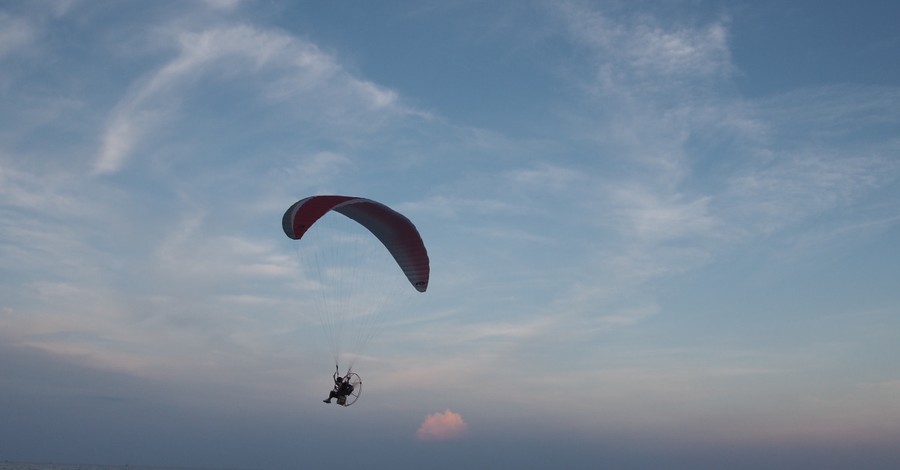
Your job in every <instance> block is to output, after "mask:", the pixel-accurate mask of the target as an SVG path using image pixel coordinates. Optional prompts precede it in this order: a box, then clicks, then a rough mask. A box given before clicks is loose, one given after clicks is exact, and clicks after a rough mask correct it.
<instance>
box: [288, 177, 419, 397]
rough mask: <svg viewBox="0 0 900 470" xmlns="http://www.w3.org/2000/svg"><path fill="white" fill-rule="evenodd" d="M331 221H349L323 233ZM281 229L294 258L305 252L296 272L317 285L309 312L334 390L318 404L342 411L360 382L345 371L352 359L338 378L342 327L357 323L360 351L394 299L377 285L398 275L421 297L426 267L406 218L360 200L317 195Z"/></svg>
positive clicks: (298, 206) (293, 209) (296, 208)
mask: <svg viewBox="0 0 900 470" xmlns="http://www.w3.org/2000/svg"><path fill="white" fill-rule="evenodd" d="M335 219H341V220H343V221H344V222H346V221H352V222H351V223H350V224H349V225H350V226H349V227H344V228H341V229H340V230H331V231H329V230H330V229H328V228H326V227H325V226H326V225H327V223H326V222H327V221H329V220H331V221H335ZM337 222H339V221H337ZM282 228H283V229H284V233H285V235H287V236H288V238H291V239H293V240H298V241H300V245H301V249H299V250H298V251H299V252H301V253H307V252H312V254H306V255H305V256H307V258H306V261H305V262H304V266H303V267H304V268H305V269H308V270H309V271H310V272H312V273H314V274H313V275H311V277H316V278H317V280H316V284H315V285H316V290H317V291H318V294H320V295H315V296H313V297H315V298H317V299H318V300H319V301H320V302H321V304H320V306H319V307H318V308H316V309H315V310H318V313H319V317H320V320H321V323H322V325H323V329H324V330H325V331H326V333H327V336H328V337H329V342H330V344H331V347H332V354H333V356H334V360H335V373H334V376H333V379H334V389H333V390H332V391H331V392H330V393H329V397H328V399H326V400H324V401H325V402H326V403H331V400H332V399H335V400H336V401H337V404H339V405H342V406H350V405H352V404H353V403H355V402H356V400H357V399H358V398H359V395H360V392H361V389H362V380H361V379H360V377H359V376H358V375H357V374H356V373H354V372H353V371H352V368H353V364H352V360H351V363H350V365H349V366H348V367H347V373H346V374H343V375H341V374H340V372H339V371H340V367H339V362H340V360H341V355H342V343H343V340H344V338H343V337H344V336H345V330H348V329H349V328H348V326H347V325H346V324H347V323H351V322H352V321H354V320H356V321H358V322H359V323H360V324H361V327H360V328H359V330H360V332H359V338H358V341H357V343H358V344H359V345H360V346H358V349H361V348H362V346H361V345H363V344H364V343H365V342H366V341H367V340H368V339H369V338H370V337H371V336H372V335H373V331H372V329H373V328H374V325H375V324H376V323H377V322H376V318H377V317H378V314H379V313H380V311H381V310H383V309H384V306H385V305H386V304H387V303H388V302H387V301H386V300H390V299H391V297H393V296H396V295H397V294H395V293H392V292H393V291H390V290H389V289H386V288H382V287H380V282H381V281H390V282H394V281H397V279H402V277H400V276H399V274H401V273H402V274H403V276H405V280H406V282H408V284H409V285H412V287H413V288H414V289H415V290H416V291H418V292H425V291H426V290H427V288H428V280H429V275H430V266H429V259H428V252H427V250H426V249H425V244H424V243H423V241H422V237H421V236H420V234H419V232H418V230H417V229H416V227H415V225H413V223H412V222H410V220H409V219H408V218H406V216H404V215H403V214H400V213H399V212H397V211H395V210H393V209H391V208H390V207H388V206H386V205H384V204H382V203H380V202H377V201H373V200H371V199H366V198H361V197H352V196H337V195H320V196H311V197H307V198H304V199H301V200H299V201H297V202H296V203H294V204H292V205H291V206H290V207H289V208H288V209H287V211H285V213H284V217H283V218H282ZM360 228H361V229H362V230H359V229H360ZM316 237H318V238H316ZM310 238H312V239H313V240H310ZM376 242H377V243H376ZM363 243H366V244H369V245H372V246H374V248H367V250H368V251H365V250H359V251H355V250H352V249H349V248H347V247H348V246H356V245H357V244H363ZM329 244H330V245H333V246H331V247H329V248H327V249H322V248H321V247H320V246H319V245H329ZM307 249H308V250H307ZM385 254H388V255H389V258H390V262H389V263H386V262H381V264H375V265H373V266H371V267H369V266H368V265H367V266H366V267H365V268H363V267H361V266H363V265H364V264H365V263H367V262H368V261H369V259H370V258H372V259H374V258H375V257H377V256H384V255H385ZM384 257H385V258H387V257H386V256H384ZM391 264H392V265H393V267H391V266H390V265H391ZM397 267H399V268H400V273H398V272H397V269H396V268H397ZM357 271H360V272H357ZM406 290H408V287H407V288H406ZM375 296H381V297H382V300H380V301H373V300H372V298H373V297H375ZM357 297H358V298H357ZM385 297H386V300H385V299H384V298H385ZM348 299H349V300H348Z"/></svg>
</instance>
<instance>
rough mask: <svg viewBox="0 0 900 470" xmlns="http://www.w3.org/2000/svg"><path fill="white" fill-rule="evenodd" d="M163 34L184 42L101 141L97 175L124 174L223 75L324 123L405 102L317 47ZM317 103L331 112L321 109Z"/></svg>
mask: <svg viewBox="0 0 900 470" xmlns="http://www.w3.org/2000/svg"><path fill="white" fill-rule="evenodd" d="M173 27H174V26H173ZM163 33H164V34H166V35H171V36H174V37H176V38H177V43H176V44H175V48H176V51H177V53H176V56H175V57H174V58H173V59H172V60H170V61H169V62H167V63H165V64H164V65H162V66H161V67H159V68H158V69H157V70H155V71H153V72H150V73H148V74H147V75H146V76H145V77H143V78H142V79H140V80H138V81H137V82H136V83H135V84H134V85H132V87H131V89H130V91H129V92H128V94H127V95H126V96H125V97H123V98H122V99H121V100H120V101H119V103H118V104H117V105H116V107H115V109H114V110H113V111H112V114H111V117H110V119H109V122H108V124H107V126H106V129H105V131H104V133H103V136H102V145H101V149H100V154H99V156H98V157H97V160H96V162H95V165H94V170H95V171H96V172H97V173H101V174H102V173H113V172H115V171H117V170H118V169H119V168H121V166H122V165H123V163H124V162H125V160H126V158H127V157H128V156H129V155H130V154H132V153H133V152H134V150H135V148H136V146H137V145H138V144H139V142H140V141H141V139H142V138H143V137H144V136H146V135H147V134H149V133H151V132H153V130H154V128H156V127H158V126H160V125H161V124H162V123H163V122H167V121H172V120H175V119H177V117H178V103H179V101H180V99H181V94H182V93H184V92H185V91H186V90H187V89H190V88H191V87H192V86H196V83H197V82H198V81H200V80H201V79H210V78H212V77H214V76H216V75H220V76H226V77H241V78H249V79H251V80H253V81H255V82H256V83H257V86H258V89H257V93H259V94H260V96H262V97H264V98H265V99H267V100H270V101H272V102H278V101H284V100H289V99H296V98H298V97H305V99H306V101H307V103H306V105H305V106H306V107H309V106H310V105H313V106H314V109H315V110H316V113H317V114H318V116H317V117H318V118H319V119H328V120H336V121H340V120H342V119H348V120H352V117H353V116H356V115H359V114H370V113H372V112H375V111H379V112H383V111H384V110H385V109H388V108H390V107H392V106H394V105H395V104H396V103H397V100H398V98H397V95H396V93H395V92H393V91H391V90H388V89H385V88H383V87H380V86H377V85H375V84H374V83H371V82H369V81H366V80H362V79H358V78H356V77H354V76H352V75H351V74H349V73H348V72H347V71H345V70H344V69H343V68H342V67H341V66H340V65H339V64H338V63H337V62H336V61H335V59H334V58H333V57H331V56H330V55H328V54H326V53H324V52H323V51H321V50H320V49H319V48H318V47H316V46H315V45H314V44H312V43H309V42H306V41H303V40H301V39H298V38H296V37H293V36H290V35H288V34H285V33H283V32H280V31H277V30H262V29H258V28H255V27H252V26H248V25H237V26H222V27H217V28H211V29H206V30H202V31H199V32H194V31H184V30H177V29H176V30H175V31H171V30H165V31H164V32H163ZM317 96H318V97H320V98H325V99H326V101H325V102H326V103H327V105H326V104H324V103H322V104H319V105H314V104H313V103H314V102H315V101H316V100H317V99H320V98H317Z"/></svg>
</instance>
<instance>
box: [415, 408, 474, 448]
mask: <svg viewBox="0 0 900 470" xmlns="http://www.w3.org/2000/svg"><path fill="white" fill-rule="evenodd" d="M465 431H466V422H465V421H463V419H462V416H460V414H459V413H454V412H452V411H450V410H447V411H445V412H443V413H434V414H431V415H428V417H426V418H425V421H423V422H422V425H421V426H419V430H418V431H416V437H417V438H419V439H421V440H423V441H440V440H446V439H453V438H456V437H459V436H461V435H462V434H463V433H464V432H465Z"/></svg>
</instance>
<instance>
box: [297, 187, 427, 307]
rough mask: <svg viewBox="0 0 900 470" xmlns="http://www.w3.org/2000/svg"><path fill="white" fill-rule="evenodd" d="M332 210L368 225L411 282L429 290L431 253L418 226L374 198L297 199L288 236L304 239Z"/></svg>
mask: <svg viewBox="0 0 900 470" xmlns="http://www.w3.org/2000/svg"><path fill="white" fill-rule="evenodd" d="M329 211H335V212H338V213H341V214H343V215H345V216H347V217H349V218H351V219H353V220H355V221H356V222H358V223H359V224H360V225H362V226H364V227H365V228H366V229H368V230H369V231H370V232H372V234H373V235H375V237H377V238H378V240H379V241H381V243H382V244H383V245H384V246H385V247H386V248H387V249H388V251H389V252H390V253H391V256H393V257H394V260H395V261H396V262H397V264H398V265H399V266H400V269H402V270H403V274H405V275H406V278H407V279H408V280H409V282H410V284H412V286H413V287H415V288H416V290H418V291H419V292H425V290H426V289H428V276H429V263H428V252H427V251H426V250H425V244H424V243H423V242H422V237H421V236H420V235H419V232H418V230H416V227H415V225H413V223H412V222H410V221H409V219H407V218H406V217H405V216H403V214H400V213H399V212H397V211H395V210H393V209H391V208H390V207H388V206H386V205H384V204H381V203H379V202H376V201H373V200H371V199H366V198H361V197H352V196H334V195H323V196H311V197H308V198H305V199H301V200H299V201H297V202H295V203H294V204H293V205H291V207H289V208H288V210H287V211H286V212H285V213H284V217H283V218H282V221H281V225H282V228H283V229H284V233H285V235H287V236H288V237H289V238H292V239H294V240H300V239H301V238H302V237H303V235H304V234H305V233H306V231H307V230H309V228H310V227H311V226H312V225H313V224H315V223H316V221H317V220H319V219H320V218H321V217H322V216H323V215H325V214H326V213H328V212H329Z"/></svg>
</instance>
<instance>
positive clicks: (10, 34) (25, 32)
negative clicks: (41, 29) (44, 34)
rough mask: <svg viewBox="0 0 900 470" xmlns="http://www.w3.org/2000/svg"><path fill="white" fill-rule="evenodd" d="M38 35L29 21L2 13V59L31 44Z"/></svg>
mask: <svg viewBox="0 0 900 470" xmlns="http://www.w3.org/2000/svg"><path fill="white" fill-rule="evenodd" d="M36 35H37V31H36V30H35V27H34V26H33V25H32V24H31V23H29V22H28V21H27V20H25V19H22V18H18V17H15V16H11V15H9V14H7V13H5V12H2V11H0V59H2V58H3V57H4V56H6V55H8V54H12V53H14V52H15V51H18V50H21V49H22V48H24V47H26V46H28V45H29V44H31V43H32V42H33V41H34V40H35V38H36Z"/></svg>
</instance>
